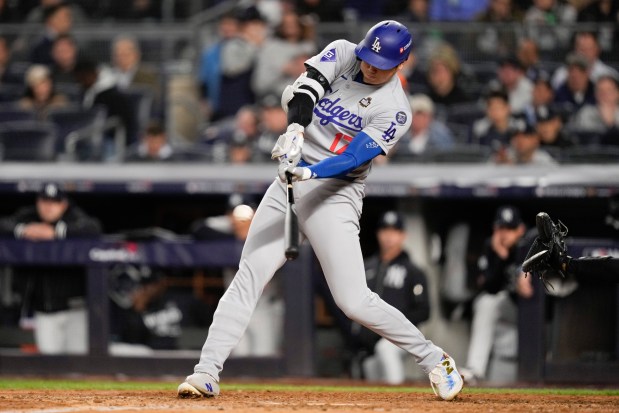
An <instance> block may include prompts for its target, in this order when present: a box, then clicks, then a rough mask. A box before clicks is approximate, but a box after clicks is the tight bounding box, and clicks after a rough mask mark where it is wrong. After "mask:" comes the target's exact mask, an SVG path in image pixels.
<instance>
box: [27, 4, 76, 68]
mask: <svg viewBox="0 0 619 413" xmlns="http://www.w3.org/2000/svg"><path fill="white" fill-rule="evenodd" d="M43 16H44V24H45V34H44V35H43V37H42V38H41V39H40V40H39V41H38V42H36V43H35V45H34V46H33V47H32V49H31V53H30V60H31V61H32V63H41V64H44V65H52V64H53V63H54V61H53V59H52V46H53V44H54V40H56V38H57V37H58V36H60V35H62V34H66V33H70V32H71V29H72V27H73V14H72V12H71V7H70V6H69V5H68V4H67V3H65V2H59V3H58V4H55V5H52V6H49V7H46V8H45V9H44V12H43Z"/></svg>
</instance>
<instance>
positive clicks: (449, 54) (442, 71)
mask: <svg viewBox="0 0 619 413" xmlns="http://www.w3.org/2000/svg"><path fill="white" fill-rule="evenodd" d="M459 76H460V58H459V57H458V54H457V53H456V50H455V49H454V48H453V47H452V46H451V45H449V44H442V45H440V46H439V47H438V48H437V49H436V50H434V52H433V53H432V55H431V56H430V59H429V67H428V72H427V77H428V86H429V91H428V96H429V97H430V99H432V100H433V101H434V103H436V104H437V105H445V106H449V105H453V104H456V103H463V102H468V101H470V100H471V99H470V97H469V96H468V95H467V94H466V93H465V92H464V91H463V90H462V88H461V87H460V85H459Z"/></svg>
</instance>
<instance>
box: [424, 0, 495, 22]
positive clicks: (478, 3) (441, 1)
mask: <svg viewBox="0 0 619 413" xmlns="http://www.w3.org/2000/svg"><path fill="white" fill-rule="evenodd" d="M489 1H491V0H466V1H465V0H433V1H432V2H430V18H431V19H432V21H468V20H473V19H474V18H475V16H477V15H478V14H479V13H481V12H483V11H484V10H486V8H487V7H488V3H489Z"/></svg>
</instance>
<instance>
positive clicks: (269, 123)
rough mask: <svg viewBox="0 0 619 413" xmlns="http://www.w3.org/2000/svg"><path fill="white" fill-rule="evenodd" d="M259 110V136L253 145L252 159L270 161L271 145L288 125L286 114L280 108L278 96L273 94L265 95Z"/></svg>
mask: <svg viewBox="0 0 619 413" xmlns="http://www.w3.org/2000/svg"><path fill="white" fill-rule="evenodd" d="M259 111H260V115H259V117H260V120H259V129H260V136H258V139H257V142H256V145H255V152H254V161H255V162H270V161H271V149H273V145H275V142H277V139H278V138H279V136H280V135H281V134H282V133H284V132H286V128H287V127H288V115H287V114H286V112H284V109H282V106H281V103H280V97H279V96H275V95H268V96H265V97H264V99H262V101H261V102H260V109H259Z"/></svg>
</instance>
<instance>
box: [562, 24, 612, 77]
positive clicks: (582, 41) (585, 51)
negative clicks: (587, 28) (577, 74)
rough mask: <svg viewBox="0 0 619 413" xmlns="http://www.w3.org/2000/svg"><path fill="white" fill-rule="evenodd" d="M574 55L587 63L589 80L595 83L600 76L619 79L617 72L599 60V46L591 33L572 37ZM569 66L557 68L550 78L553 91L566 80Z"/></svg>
mask: <svg viewBox="0 0 619 413" xmlns="http://www.w3.org/2000/svg"><path fill="white" fill-rule="evenodd" d="M573 50H574V53H573V54H578V55H580V56H583V57H584V58H585V60H586V62H587V67H588V75H589V79H590V80H591V81H592V82H593V83H595V82H596V81H597V80H598V79H599V78H600V77H601V76H614V77H615V79H619V72H617V71H616V70H615V69H613V68H612V67H610V66H608V65H607V64H605V63H604V62H602V61H601V60H600V45H599V43H598V39H597V36H596V35H595V33H592V32H579V33H576V35H575V36H574V48H573ZM568 71H569V65H568V64H566V65H564V66H561V67H560V68H558V69H557V70H556V71H555V73H554V74H553V76H552V86H553V87H554V88H555V89H558V88H559V87H561V85H562V84H563V83H564V82H565V81H566V80H567V78H568Z"/></svg>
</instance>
